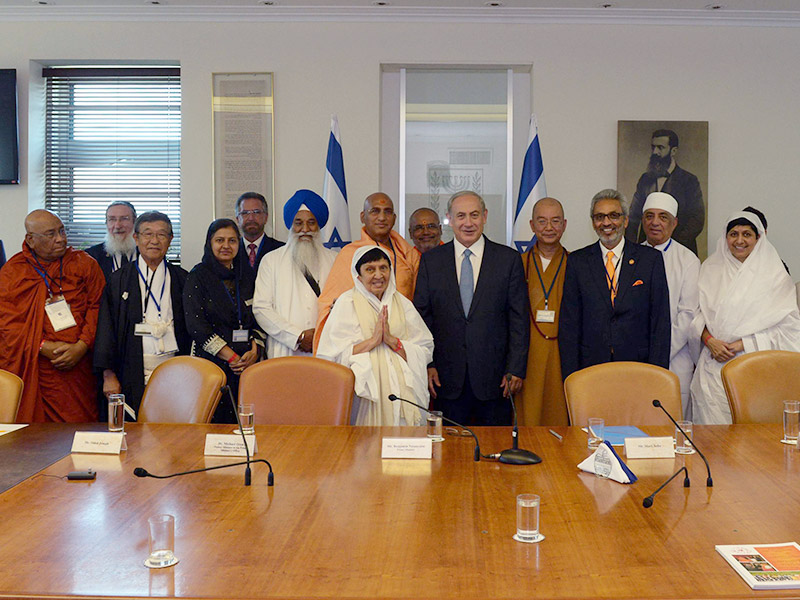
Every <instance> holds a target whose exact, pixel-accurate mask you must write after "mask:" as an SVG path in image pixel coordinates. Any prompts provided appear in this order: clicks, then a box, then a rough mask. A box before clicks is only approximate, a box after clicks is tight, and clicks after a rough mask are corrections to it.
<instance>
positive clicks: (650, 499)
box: [642, 465, 691, 508]
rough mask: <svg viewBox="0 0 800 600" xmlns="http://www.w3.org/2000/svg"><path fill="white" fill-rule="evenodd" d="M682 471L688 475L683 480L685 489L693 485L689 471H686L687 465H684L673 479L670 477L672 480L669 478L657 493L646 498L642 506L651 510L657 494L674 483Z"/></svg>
mask: <svg viewBox="0 0 800 600" xmlns="http://www.w3.org/2000/svg"><path fill="white" fill-rule="evenodd" d="M681 471H684V472H685V473H686V475H685V476H684V478H683V487H689V486H690V485H691V482H690V481H689V471H687V470H686V465H683V466H682V467H681V468H680V469H678V470H677V471H676V472H675V473H674V474H673V475H672V477H670V478H669V479H667V480H666V481H665V482H664V483H662V484H661V485H660V486H659V488H658V489H657V490H656V491H655V492H653V493H652V494H650V495H649V496H648V497H647V498H645V499H644V500H642V506H644V507H645V508H650V507H651V506H653V500H654V499H655V497H656V494H657V493H658V492H660V491H661V490H662V489H664V487H666V485H667V484H668V483H669V482H670V481H672V480H673V479H675V477H677V476H678V473H680V472H681Z"/></svg>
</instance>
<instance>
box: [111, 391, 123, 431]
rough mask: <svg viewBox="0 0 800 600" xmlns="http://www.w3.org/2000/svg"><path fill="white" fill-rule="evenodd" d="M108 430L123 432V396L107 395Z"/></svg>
mask: <svg viewBox="0 0 800 600" xmlns="http://www.w3.org/2000/svg"><path fill="white" fill-rule="evenodd" d="M108 430H109V431H111V432H113V433H119V432H122V431H125V394H109V395H108Z"/></svg>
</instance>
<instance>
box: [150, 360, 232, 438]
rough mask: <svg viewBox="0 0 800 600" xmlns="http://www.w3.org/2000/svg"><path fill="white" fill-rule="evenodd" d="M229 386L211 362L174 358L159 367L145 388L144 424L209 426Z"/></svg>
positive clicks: (218, 369) (220, 370)
mask: <svg viewBox="0 0 800 600" xmlns="http://www.w3.org/2000/svg"><path fill="white" fill-rule="evenodd" d="M226 382H227V377H226V376H225V372H224V371H223V370H222V369H220V368H219V367H218V366H217V365H215V364H214V363H213V362H211V361H210V360H206V359H204V358H199V357H197V356H175V357H173V358H170V359H169V360H168V361H166V362H163V363H161V364H160V365H158V366H157V367H156V368H155V370H154V371H153V374H152V375H150V381H148V382H147V386H146V387H145V388H144V395H143V396H142V404H141V406H140V408H139V415H138V420H139V422H142V423H210V422H211V417H212V416H213V415H214V411H215V410H216V409H217V404H218V403H219V401H220V396H221V395H222V394H221V392H220V389H221V388H222V386H224V385H225V383H226Z"/></svg>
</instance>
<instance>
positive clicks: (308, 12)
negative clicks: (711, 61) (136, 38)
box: [0, 0, 800, 27]
mask: <svg viewBox="0 0 800 600" xmlns="http://www.w3.org/2000/svg"><path fill="white" fill-rule="evenodd" d="M498 4H499V6H498ZM6 19H11V20H48V21H51V20H132V21H139V20H191V21H195V20H198V21H213V20H219V21H240V20H263V21H271V20H285V21H292V20H299V21H303V20H314V21H326V20H330V21H337V20H342V21H344V20H347V21H353V20H355V21H421V20H430V19H433V20H439V21H453V22H460V21H463V22H520V23H526V22H531V23H536V22H566V23H571V22H587V23H590V22H597V23H613V22H619V23H657V24H664V23H666V24H670V23H673V24H693V23H696V24H723V25H724V24H727V25H731V24H732V25H761V26H790V27H796V26H800V0H495V1H492V0H0V20H6Z"/></svg>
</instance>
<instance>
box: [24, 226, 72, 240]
mask: <svg viewBox="0 0 800 600" xmlns="http://www.w3.org/2000/svg"><path fill="white" fill-rule="evenodd" d="M31 233H32V234H33V235H38V236H39V237H43V238H47V239H48V240H54V239H56V236H58V237H63V238H65V237H67V230H66V229H64V228H63V227H62V228H61V229H53V230H51V231H45V232H44V233H36V232H35V231H32V232H31Z"/></svg>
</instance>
